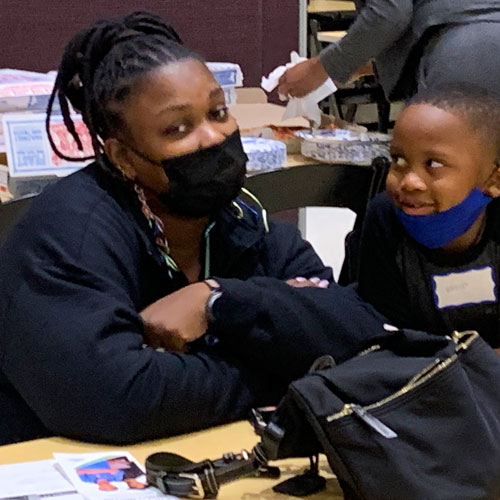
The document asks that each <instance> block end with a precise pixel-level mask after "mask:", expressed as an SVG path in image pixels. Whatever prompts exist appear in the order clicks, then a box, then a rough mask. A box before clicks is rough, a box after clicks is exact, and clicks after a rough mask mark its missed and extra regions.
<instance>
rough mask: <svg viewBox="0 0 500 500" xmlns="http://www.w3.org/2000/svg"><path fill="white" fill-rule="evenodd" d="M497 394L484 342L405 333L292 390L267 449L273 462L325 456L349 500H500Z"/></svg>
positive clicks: (499, 374) (497, 372)
mask: <svg viewBox="0 0 500 500" xmlns="http://www.w3.org/2000/svg"><path fill="white" fill-rule="evenodd" d="M499 388H500V357H499V356H498V355H497V354H496V353H495V352H494V351H493V350H492V349H491V347H489V346H488V345H487V344H486V343H485V342H484V341H483V340H482V339H481V337H480V336H479V335H478V334H477V333H476V332H463V333H454V334H453V336H452V337H444V336H436V335H430V334H427V333H423V332H417V331H409V330H405V331H398V332H395V333H394V334H393V335H390V336H389V337H387V338H385V339H382V341H381V342H380V343H378V344H375V345H372V346H371V347H370V348H369V349H367V350H365V351H364V352H362V353H360V354H359V355H358V356H356V357H354V358H352V359H349V360H347V361H346V362H344V363H342V364H339V365H337V366H335V365H334V364H333V363H331V364H330V366H327V367H324V366H323V367H321V366H320V367H319V369H316V370H315V371H313V372H312V373H310V374H309V375H306V376H305V377H303V378H301V379H299V380H297V381H295V382H294V383H292V384H291V385H290V387H289V390H288V393H287V395H286V396H285V398H284V399H283V401H282V402H281V404H280V406H279V407H278V409H277V411H276V412H275V413H274V414H273V416H272V418H271V424H270V426H268V427H269V430H268V431H267V432H268V433H269V435H268V436H266V431H264V437H263V443H262V444H263V445H264V449H266V450H267V452H268V458H270V459H276V458H285V457H292V456H294V457H295V456H307V455H311V454H313V453H314V452H316V451H322V452H323V453H325V454H326V457H327V459H328V462H329V464H330V467H331V469H332V470H333V472H334V473H335V474H336V475H337V477H338V479H339V483H340V485H341V487H342V489H343V491H344V496H345V498H346V499H348V500H361V499H363V500H433V499H435V500H447V499H450V500H451V499H453V500H472V499H485V500H488V499H491V500H497V499H498V498H500V390H499ZM273 427H277V428H279V429H281V431H282V437H281V438H277V436H278V434H279V433H278V432H277V431H276V429H274V431H273Z"/></svg>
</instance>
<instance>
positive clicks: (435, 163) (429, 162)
mask: <svg viewBox="0 0 500 500" xmlns="http://www.w3.org/2000/svg"><path fill="white" fill-rule="evenodd" d="M427 166H428V167H430V168H440V167H443V166H444V165H443V163H441V162H440V161H437V160H427Z"/></svg>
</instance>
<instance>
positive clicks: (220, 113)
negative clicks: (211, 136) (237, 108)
mask: <svg viewBox="0 0 500 500" xmlns="http://www.w3.org/2000/svg"><path fill="white" fill-rule="evenodd" d="M210 115H211V117H212V118H213V119H214V120H217V121H224V120H225V119H226V118H227V117H228V116H229V112H228V109H227V107H226V106H224V107H222V108H217V109H214V110H213V111H211V112H210Z"/></svg>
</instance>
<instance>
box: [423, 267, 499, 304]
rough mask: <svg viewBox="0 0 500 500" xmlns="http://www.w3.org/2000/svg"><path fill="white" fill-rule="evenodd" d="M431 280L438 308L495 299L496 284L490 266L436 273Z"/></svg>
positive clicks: (480, 302)
mask: <svg viewBox="0 0 500 500" xmlns="http://www.w3.org/2000/svg"><path fill="white" fill-rule="evenodd" d="M432 281H433V286H434V298H435V302H436V306H437V307H438V309H445V308H447V307H459V306H465V305H472V304H483V303H488V302H496V301H497V286H496V283H495V277H494V273H493V269H492V268H491V267H490V266H487V267H482V268H478V269H471V270H469V271H463V272H458V273H449V274H442V275H439V274H437V275H434V276H433V277H432Z"/></svg>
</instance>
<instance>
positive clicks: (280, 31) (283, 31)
mask: <svg viewBox="0 0 500 500" xmlns="http://www.w3.org/2000/svg"><path fill="white" fill-rule="evenodd" d="M298 4H299V2H298V0H233V1H231V0H206V1H202V0H142V1H140V2H138V1H132V0H86V1H85V0H66V1H62V0H60V1H57V0H0V18H1V23H0V67H4V68H5V67H11V68H19V69H29V70H35V71H48V70H51V69H55V68H56V66H57V63H58V60H59V56H60V54H61V51H62V47H63V45H64V43H65V42H66V41H67V40H68V38H69V37H70V36H71V35H72V34H73V33H74V32H75V31H76V30H78V29H80V28H82V27H84V26H85V25H87V24H88V23H90V22H92V21H93V20H95V19H97V18H100V17H105V16H113V15H117V14H122V13H126V12H130V11H132V10H137V9H147V10H151V11H154V12H156V13H158V14H160V15H161V16H163V17H164V18H165V19H167V20H169V21H170V22H171V23H172V24H173V26H174V27H175V28H176V29H177V31H179V33H180V34H181V36H182V38H183V39H184V41H185V42H186V44H187V45H188V46H189V47H190V48H192V49H194V50H196V51H198V52H200V53H201V54H202V55H203V56H204V57H205V58H206V59H207V60H209V61H229V62H236V63H238V64H240V66H241V68H242V70H243V73H244V75H245V85H246V86H255V85H258V84H259V83H260V77H261V76H262V75H263V74H267V73H268V72H269V71H271V70H272V69H273V68H274V67H275V66H277V65H279V64H282V63H284V62H286V61H288V60H289V59H288V57H289V53H290V51H291V50H297V47H298V16H299V14H298V12H299V6H298Z"/></svg>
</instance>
